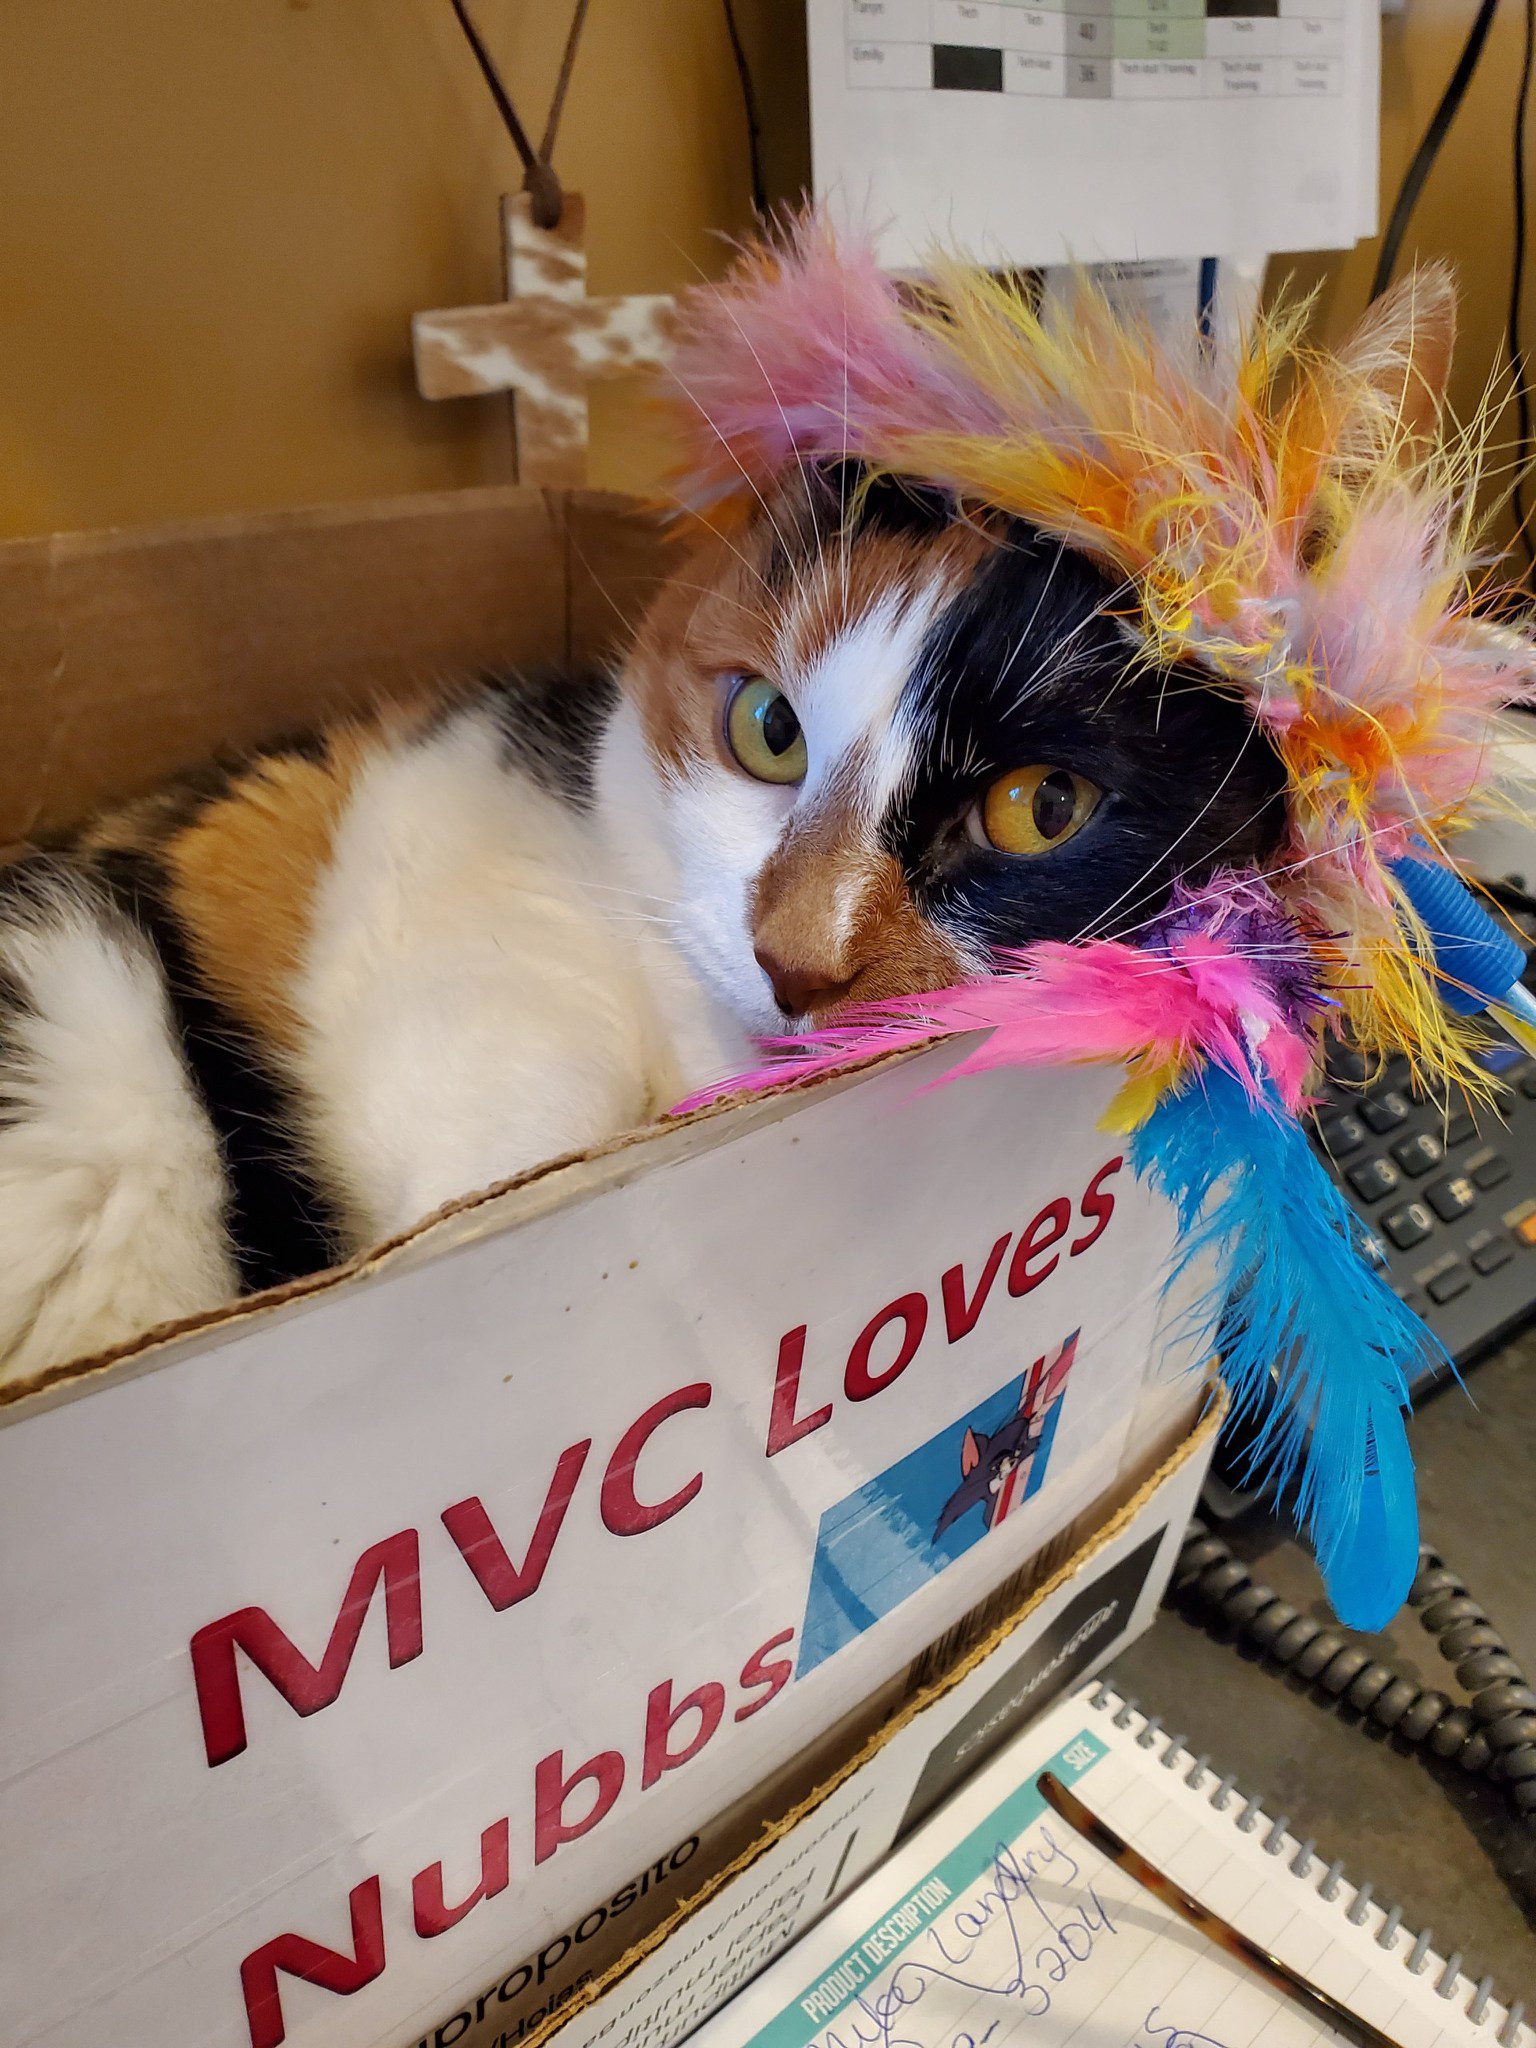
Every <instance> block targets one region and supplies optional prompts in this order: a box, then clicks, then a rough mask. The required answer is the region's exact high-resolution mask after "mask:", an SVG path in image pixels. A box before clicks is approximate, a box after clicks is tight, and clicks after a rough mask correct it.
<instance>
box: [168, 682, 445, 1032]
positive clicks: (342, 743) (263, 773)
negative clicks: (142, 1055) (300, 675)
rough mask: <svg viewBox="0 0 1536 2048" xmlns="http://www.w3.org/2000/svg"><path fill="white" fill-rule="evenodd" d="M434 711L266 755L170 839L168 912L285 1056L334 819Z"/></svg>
mask: <svg viewBox="0 0 1536 2048" xmlns="http://www.w3.org/2000/svg"><path fill="white" fill-rule="evenodd" d="M431 709H432V707H429V706H418V707H404V708H400V709H391V710H388V711H386V712H383V713H381V714H380V715H379V716H378V717H377V718H375V719H373V720H371V721H369V722H368V723H366V724H358V725H347V726H339V727H337V728H336V730H335V731H333V732H332V733H331V734H330V735H329V737H328V739H327V741H326V744H325V748H324V751H323V753H322V754H321V755H320V756H319V757H318V758H313V757H310V756H307V755H304V754H272V755H268V756H266V757H264V758H263V759H262V760H260V761H258V762H256V763H255V764H254V765H253V766H252V767H251V768H250V769H248V770H247V771H246V773H245V774H243V775H241V776H240V777H239V778H238V779H237V780H236V781H234V782H233V783H232V784H231V785H230V787H229V790H228V791H227V793H226V794H225V795H224V796H223V797H221V798H220V799H218V800H217V801H216V802H213V803H211V804H209V805H208V806H207V807H206V808H205V809H203V810H202V811H201V812H200V813H199V814H198V815H197V816H196V818H194V819H193V821H192V822H191V823H190V824H188V825H187V826H185V827H184V828H183V829H182V830H181V831H179V832H177V833H176V834H175V835H174V836H173V837H172V838H170V839H169V840H168V841H167V842H166V844H165V846H164V848H163V850H162V856H161V858H162V860H163V863H164V868H165V875H166V883H167V891H168V895H169V899H170V904H171V908H172V909H173V910H174V912H175V914H176V916H177V918H178V919H179V920H180V922H181V924H182V925H183V927H184V928H185V930H186V932H187V935H188V938H189V940H190V941H191V944H192V948H193V951H194V954H195V956H196V959H197V963H198V967H199V969H200V970H201V972H202V974H203V975H204V977H205V978H206V980H207V982H208V984H209V986H210V988H211V989H212V990H213V992H214V994H215V995H217V996H218V998H219V1000H220V1001H221V1002H223V1003H224V1004H225V1005H226V1006H227V1007H228V1008H229V1009H230V1010H231V1011H232V1012H233V1014H234V1015H235V1016H236V1017H238V1018H239V1019H240V1021H241V1023H243V1024H244V1025H245V1026H246V1027H247V1028H248V1029H249V1030H250V1031H252V1032H254V1033H255V1034H256V1036H257V1037H258V1039H260V1040H263V1041H265V1042H267V1043H270V1044H273V1045H275V1046H277V1047H280V1048H282V1049H284V1050H287V1049H291V1048H292V1047H293V1045H294V1044H295V1043H296V1041H297V1038H298V1035H299V1025H298V1020H297V1018H296V1016H295V1014H294V1010H293V1003H292V987H293V979H294V975H295V973H296V971H297V969H298V966H299V963H300V961H301V960H302V958H303V953H304V947H305V942H306V939H307V937H308V933H309V924H310V916H311V911H312V905H313V900H314V894H315V888H316V885H317V883H318V882H319V879H320V876H321V875H322V873H323V872H324V870H325V867H326V865H327V863H328V861H329V860H330V856H331V849H332V846H333V844H334V842H335V836H336V831H337V828H338V826H339V824H340V822H341V819H342V815H343V813H344V812H345V810H346V807H347V803H348V801H349V799H350V797H351V795H352V791H353V789H354V788H355V787H356V784H357V780H358V777H359V775H360V774H361V772H362V770H363V768H364V767H365V765H366V764H367V762H368V761H369V760H370V758H372V757H373V756H375V755H377V754H379V753H381V752H383V751H384V750H386V749H387V748H389V747H391V746H394V745H397V744H398V743H399V742H400V741H401V740H402V739H403V738H405V737H407V736H408V735H409V733H410V732H411V731H412V730H413V729H416V728H418V727H419V726H420V725H421V724H423V723H424V722H425V719H426V718H427V717H428V716H429V715H430V712H431Z"/></svg>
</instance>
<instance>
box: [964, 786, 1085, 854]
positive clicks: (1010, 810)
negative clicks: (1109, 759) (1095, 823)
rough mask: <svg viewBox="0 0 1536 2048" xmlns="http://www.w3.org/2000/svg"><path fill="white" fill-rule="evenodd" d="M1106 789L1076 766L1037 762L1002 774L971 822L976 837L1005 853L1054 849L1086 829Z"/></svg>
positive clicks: (1049, 851) (1030, 852)
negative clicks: (1072, 767) (1090, 779)
mask: <svg viewBox="0 0 1536 2048" xmlns="http://www.w3.org/2000/svg"><path fill="white" fill-rule="evenodd" d="M1102 795H1103V791H1102V790H1101V789H1100V788H1099V786H1098V784H1097V783H1095V782H1090V781H1089V780H1088V778H1087V776H1086V775H1077V774H1075V773H1074V772H1073V771H1072V769H1070V768H1053V767H1052V766H1051V765H1050V764H1049V763H1048V762H1036V763H1035V765H1034V766H1033V767H1031V768H1014V769H1012V770H1010V772H1009V773H1008V774H1007V775H999V777H998V778H997V780H996V782H994V783H993V784H992V786H991V788H990V789H989V790H988V791H987V793H986V795H985V796H984V797H983V798H982V799H981V802H980V803H979V804H977V805H976V807H975V809H974V810H973V811H972V813H971V817H970V820H969V823H970V830H971V836H972V837H973V838H974V839H976V840H978V841H979V842H980V843H981V844H983V845H985V846H993V847H996V849H997V851H998V852H999V853H1015V854H1023V855H1024V856H1025V857H1026V858H1033V857H1035V856H1036V855H1039V854H1042V853H1054V852H1055V850H1056V848H1057V847H1058V846H1064V845H1065V844H1066V842H1067V841H1068V840H1069V839H1070V838H1071V837H1072V835H1073V834H1074V833H1075V832H1081V830H1082V829H1083V827H1084V826H1085V825H1086V824H1087V822H1088V820H1089V819H1090V818H1091V817H1092V816H1093V814H1094V812H1095V811H1096V810H1097V809H1098V804H1099V798H1100V797H1101V796H1102Z"/></svg>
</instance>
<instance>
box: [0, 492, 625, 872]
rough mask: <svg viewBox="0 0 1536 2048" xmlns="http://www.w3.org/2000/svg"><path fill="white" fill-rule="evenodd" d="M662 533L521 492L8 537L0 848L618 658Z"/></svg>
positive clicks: (2, 592)
mask: <svg viewBox="0 0 1536 2048" xmlns="http://www.w3.org/2000/svg"><path fill="white" fill-rule="evenodd" d="M660 547H661V533H660V529H659V527H658V526H657V525H656V524H655V522H654V521H653V520H651V519H650V518H649V517H647V515H646V514H645V513H643V512H642V511H641V510H640V509H639V508H638V507H637V506H635V505H634V504H633V503H632V502H631V501H628V500H625V499H622V498H618V497H612V496H605V495H603V494H600V493H592V492H578V493H570V494H552V493H550V494H547V493H544V492H538V491H528V490H518V489H512V488H495V489H486V490H476V491H462V492H452V493H434V494H431V495H425V496H419V497H410V498H396V499H388V500H384V501H381V502H379V503H375V504H362V505H341V506H322V507H317V508H314V509H310V510H304V511H297V512H282V513H274V514H268V515H263V516H261V517H257V518H241V519H220V520H207V521H198V522H195V523H192V524H185V525H177V526H169V527H159V528H152V529H148V530H145V531H142V532H128V531H123V532H105V533H76V534H54V535H50V536H46V537H43V538H41V539H36V540H21V541H12V542H8V543H5V544H3V545H0V619H3V621H4V632H3V635H0V733H3V735H4V743H3V745H0V847H4V846H15V845H17V844H19V843H21V842H23V841H25V840H28V839H31V838H34V837H36V836H38V835H40V834H45V833H48V832H52V831H56V830H58V829H60V828H61V827H63V826H66V825H69V824H72V823H74V822H75V821H76V820H78V819H79V818H81V817H82V816H84V815H85V814H87V813H88V812H90V811H92V810H94V809H97V808H99V807H100V806H101V805H103V804H107V803H112V802H117V801H121V800H122V799H124V798H126V797H130V796H135V795H138V794H140V793H141V792H142V791H144V790H146V789H149V788H152V787H154V786H155V785H156V784H157V783H159V782H161V781H163V780H164V779H165V777H166V776H168V775H170V774H173V773H174V772H176V771H177V770H179V769H185V768H188V767H191V766H194V765H196V764H197V763H198V762H200V761H202V760H204V759H206V758H207V757H208V756H209V755H210V754H213V753H215V752H217V751H219V750H221V749H228V748H234V749H239V748H242V747H249V746H253V745H257V744H260V743H261V742H263V741H267V740H270V739H272V738H274V737H276V736H277V735H278V734H280V733H282V732H284V731H289V730H293V729H295V728H304V727H308V726H312V725H314V724H316V723H318V722H320V721H323V720H325V719H327V718H331V717H334V716H335V715H336V714H337V713H339V712H343V711H347V710H353V709H357V708H359V707H360V706H362V705H365V704H368V703H372V702H376V701H377V700H378V699H379V698H381V697H387V696H389V695H391V694H395V693H398V692H399V691H401V690H404V689H408V688H412V687H416V686H419V685H420V684H421V683H422V682H423V681H431V680H433V679H436V678H439V677H443V676H452V675H458V674H466V673H473V672H475V671H476V670H478V669H481V668H485V667H494V666H502V667H505V666H518V665H525V664H526V665H538V664H540V663H563V662H586V661H593V660H598V659H602V658H604V657H605V656H606V655H607V654H608V653H610V652H611V650H612V648H613V646H614V645H615V643H616V642H617V641H618V640H619V639H620V638H621V636H622V633H623V630H624V627H625V625H626V623H628V622H631V621H632V620H633V618H634V617H635V615H636V613H637V612H638V611H639V610H640V608H641V607H642V606H643V604H644V601H645V598H646V596H647V594H648V592H649V590H650V588H651V586H652V584H653V583H654V580H655V575H656V569H657V563H658V557H659V553H660Z"/></svg>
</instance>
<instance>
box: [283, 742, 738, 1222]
mask: <svg viewBox="0 0 1536 2048" xmlns="http://www.w3.org/2000/svg"><path fill="white" fill-rule="evenodd" d="M654 776H655V771H654V769H653V768H652V767H651V765H650V763H649V761H648V760H647V759H646V757H645V752H644V748H643V746H642V745H641V742H640V738H639V734H638V731H636V730H635V729H634V726H633V719H632V714H630V713H629V712H628V711H627V710H624V711H621V712H620V713H619V714H618V716H617V717H616V719H615V721H614V725H613V727H612V729H611V730H610V733H609V734H608V736H607V737H606V739H605V742H604V746H603V758H602V762H601V764H600V771H599V793H598V801H597V805H596V810H595V813H593V814H587V815H582V814H579V813H577V812H575V811H573V810H572V809H571V808H570V807H569V806H568V805H567V804H565V803H563V802H562V801H560V800H559V799H558V798H556V797H554V796H551V795H550V794H548V793H547V792H546V791H545V790H544V789H542V788H540V787H539V786H538V785H537V784H536V783H535V782H533V781H532V780H531V779H530V778H529V777H528V776H527V775H526V774H524V773H522V772H521V771H520V770H519V769H518V768H517V767H516V766H515V765H513V766H509V765H508V763H507V761H506V759H505V757H504V752H503V747H502V743H501V738H500V735H499V733H498V732H497V730H496V728H495V726H494V723H493V721H492V720H491V719H490V718H489V717H485V716H476V715H473V714H469V715H461V716H458V717H456V718H453V719H451V720H449V721H447V722H445V723H444V725H443V726H442V727H441V728H439V730H438V731H437V732H435V733H434V734H433V735H432V736H431V737H429V738H425V739H422V740H419V741H416V742H414V743H412V744H410V745H408V746H405V747H401V748H397V749H394V750H392V751H390V752H389V753H387V754H384V755H381V756H379V757H378V758H376V759H375V760H374V761H372V762H371V763H370V764H369V766H368V767H367V769H366V771H365V772H364V774H363V776H362V777H361V779H360V781H359V784H358V786H357V788H356V789H355V791H354V793H353V795H352V798H351V800H350V802H349V804H348V806H347V811H346V815H345V817H344V818H343V820H342V821H341V825H340V829H339V830H338V832H337V834H336V838H335V842H334V847H333V851H332V857H331V860H330V863H329V865H328V868H327V870H326V872H325V873H324V875H323V876H322V877H321V879H320V882H319V886H318V891H317V896H316V901H315V905H314V915H313V919H312V923H311V930H310V936H309V943H308V946H307V949H306V958H305V960H304V963H303V966H302V970H301V972H300V975H299V977H298V980H297V984H296V988H295V1007H296V1009H297V1012H298V1016H299V1020H300V1025H301V1032H302V1037H301V1041H300V1044H299V1047H298V1049H297V1051H296V1053H295V1054H294V1057H293V1069H294V1072H293V1078H294V1080H295V1082H296V1083H297V1085H298V1091H299V1094H300V1096H301V1098H302V1099H303V1101H304V1102H305V1103H306V1104H307V1105H308V1121H309V1127H310V1131H311V1135H312V1139H313V1142H314V1144H315V1147H316V1151H317V1154H318V1156H319V1159H320V1160H321V1162H323V1166H324V1168H325V1170H326V1176H327V1179H328V1180H329V1181H330V1182H331V1183H332V1191H333V1193H334V1194H335V1195H336V1196H337V1197H338V1198H339V1199H340V1201H341V1203H342V1205H343V1211H344V1214H345V1217H346V1221H347V1225H348V1233H349V1235H351V1236H353V1237H354V1238H355V1240H356V1241H359V1242H372V1241H375V1240H377V1239H379V1238H381V1237H386V1236H388V1235H390V1234H391V1233H393V1232H395V1231H397V1230H400V1229H403V1228H406V1227H408V1226H409V1225H410V1224H412V1223H414V1222H416V1221H417V1220H418V1219H419V1218H420V1217H422V1216H424V1215H426V1214H429V1213H430V1212H431V1211H432V1210H434V1209H435V1208H437V1207H439V1206H440V1205H441V1204H442V1203H444V1202H446V1201H450V1200H452V1199H454V1198H455V1197H456V1196H460V1195H463V1194H465V1193H466V1192H468V1191H471V1190H473V1189H476V1188H481V1187H485V1186H487V1185H489V1184H490V1183H492V1182H494V1181H497V1180H502V1179H505V1178H507V1177H509V1176H510V1175H513V1174H516V1173H519V1172H521V1171H523V1170H524V1169H525V1168H527V1167H530V1166H534V1165H537V1164H539V1163H541V1162H543V1161H546V1160H549V1159H551V1158H555V1157H558V1156H559V1155H560V1154H562V1153H567V1152H571V1151H576V1150H580V1149H582V1148H584V1147H586V1146H589V1145H593V1144H597V1143H600V1142H601V1141H602V1140H604V1139H606V1138H610V1137H613V1136H614V1135H616V1134H617V1133H619V1132H621V1131H624V1130H629V1129H632V1128H634V1127H635V1126H637V1125H640V1124H642V1123H644V1122H646V1121H647V1120H648V1119H649V1118H651V1117H653V1116H655V1115H657V1114H659V1113H660V1112H662V1111H664V1110H665V1109H666V1108H667V1107H668V1106H669V1105H670V1104H671V1103H672V1102H674V1101H676V1100H677V1099H678V1098H679V1097H680V1096H681V1095H683V1094H685V1093H687V1092H688V1090H689V1088H690V1087H692V1086H695V1085H697V1084H699V1083H701V1082H702V1081H704V1080H706V1079H709V1078H712V1077H714V1076H717V1075H719V1074H720V1073H722V1072H724V1071H728V1070H729V1069H730V1067H731V1066H732V1064H733V1063H734V1064H741V1063H742V1062H743V1060H744V1059H745V1056H746V1054H747V1052H748V1050H749V1047H748V1045H747V1042H746V1040H745V1038H744V1037H743V1036H742V1034H741V1033H740V1030H739V1027H737V1026H735V1025H734V1024H733V1023H732V1022H731V1021H730V1020H729V1019H728V1018H727V1017H726V1016H725V1014H724V1013H723V1012H721V1011H720V1010H719V1009H718V1008H717V1006H716V1005H715V1004H714V1003H713V1002H712V1001H711V1000H710V999H709V998H708V997H707V996H706V994H705V993H704V991H703V990H702V988H701V987H700V985H699V983H698V982H697V980H696V979H695V978H694V976H693V975H692V974H691V972H690V971H689V970H688V969H687V967H686V966H685V965H684V963H683V961H682V958H681V956H680V954H679V953H678V951H677V948H676V946H675V944H674V942H673V938H672V929H673V927H672V919H673V917H674V915H675V912H676V906H677V903H678V900H679V899H678V896H677V894H676V872H675V865H674V863H673V861H672V857H671V855H670V853H669V851H668V848H667V847H666V845H665V844H664V842H663V839H662V837H661V828H662V824H663V816H662V809H661V806H660V801H659V797H658V794H657V792H656V790H655V785H654Z"/></svg>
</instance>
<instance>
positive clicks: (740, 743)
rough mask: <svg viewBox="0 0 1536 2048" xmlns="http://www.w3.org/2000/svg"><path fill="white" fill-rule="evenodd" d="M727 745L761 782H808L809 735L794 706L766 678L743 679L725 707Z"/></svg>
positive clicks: (743, 765)
mask: <svg viewBox="0 0 1536 2048" xmlns="http://www.w3.org/2000/svg"><path fill="white" fill-rule="evenodd" d="M725 743H726V745H727V746H728V747H729V748H730V750H731V754H732V756H733V757H734V759H735V760H736V761H737V762H738V763H739V764H740V766H741V767H743V768H744V769H745V770H746V771H747V773H748V774H749V775H751V776H753V777H755V779H756V780H757V781H759V782H803V781H804V780H805V760H806V756H805V734H804V733H803V732H802V731H801V730H800V721H799V719H798V718H796V716H795V710H794V706H793V705H792V704H791V703H790V701H789V699H788V698H787V697H786V696H785V694H784V692H783V691H782V690H781V689H779V688H777V686H776V685H775V684H773V683H770V682H769V680H768V678H767V677H766V676H743V677H742V679H741V681H740V682H739V683H738V684H737V685H736V687H735V689H734V690H732V692H731V695H730V700H729V702H728V703H727V704H726V707H725Z"/></svg>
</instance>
